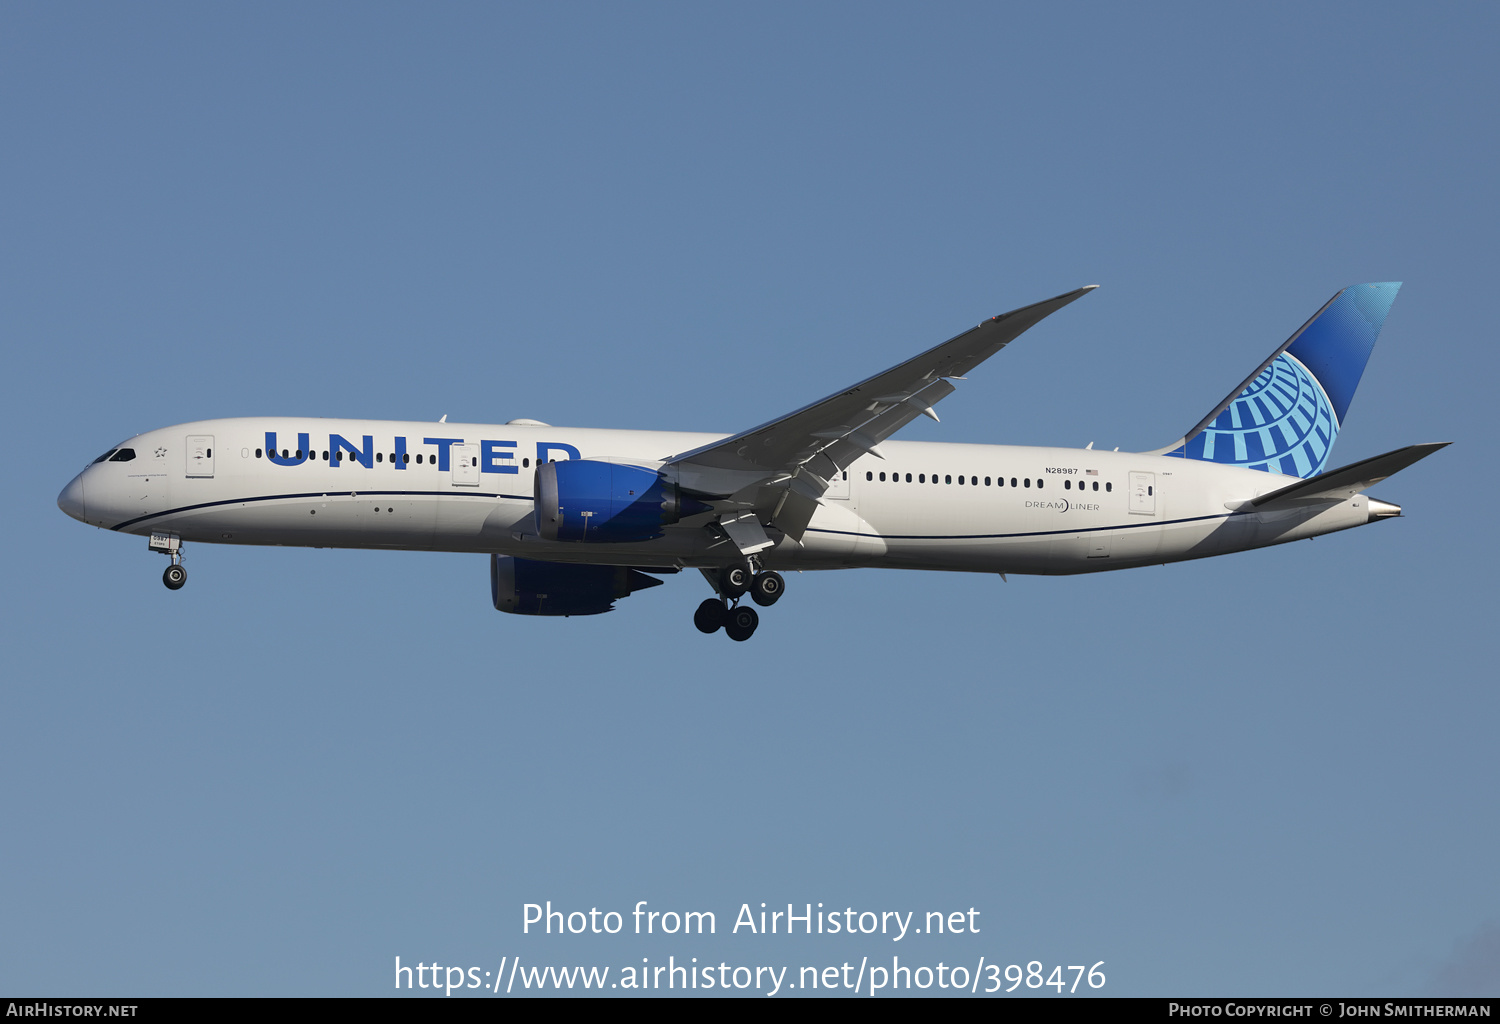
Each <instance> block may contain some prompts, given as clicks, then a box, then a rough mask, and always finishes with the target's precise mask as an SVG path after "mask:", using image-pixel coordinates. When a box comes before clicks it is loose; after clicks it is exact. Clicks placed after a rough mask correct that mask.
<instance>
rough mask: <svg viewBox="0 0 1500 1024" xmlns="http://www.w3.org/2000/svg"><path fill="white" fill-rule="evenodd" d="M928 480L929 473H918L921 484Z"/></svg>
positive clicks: (918, 480) (918, 481)
mask: <svg viewBox="0 0 1500 1024" xmlns="http://www.w3.org/2000/svg"><path fill="white" fill-rule="evenodd" d="M926 482H927V474H926V473H918V474H917V483H919V484H925V483H926Z"/></svg>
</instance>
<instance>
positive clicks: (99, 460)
mask: <svg viewBox="0 0 1500 1024" xmlns="http://www.w3.org/2000/svg"><path fill="white" fill-rule="evenodd" d="M119 450H120V449H118V448H111V449H110V450H109V451H107V452H105V453H104V454H103V455H101V456H99V457H98V458H97V459H95V460H94V461H93V462H90V463H89V465H90V466H97V465H98V464H99V463H101V462H103V461H104V460H105V459H107V458H109V457H110V456H111V455H113V454H114V453H115V452H117V451H119Z"/></svg>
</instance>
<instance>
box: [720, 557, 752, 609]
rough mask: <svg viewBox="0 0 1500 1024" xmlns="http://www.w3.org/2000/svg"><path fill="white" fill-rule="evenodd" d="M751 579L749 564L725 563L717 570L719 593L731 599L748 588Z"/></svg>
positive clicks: (740, 594)
mask: <svg viewBox="0 0 1500 1024" xmlns="http://www.w3.org/2000/svg"><path fill="white" fill-rule="evenodd" d="M751 579H752V577H751V575H750V567H749V566H747V565H726V566H725V567H724V568H722V569H720V570H719V593H721V594H723V595H724V596H725V597H727V598H728V599H729V600H731V601H733V600H734V599H735V598H737V597H740V596H742V595H743V594H744V593H745V591H747V590H749V589H750V582H751Z"/></svg>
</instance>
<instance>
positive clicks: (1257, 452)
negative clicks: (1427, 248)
mask: <svg viewBox="0 0 1500 1024" xmlns="http://www.w3.org/2000/svg"><path fill="white" fill-rule="evenodd" d="M1400 288H1401V282H1400V281H1388V282H1384V283H1380V284H1357V285H1354V286H1353V287H1350V288H1345V289H1344V290H1343V291H1341V292H1339V293H1338V294H1337V295H1335V296H1334V297H1333V298H1332V299H1329V300H1328V303H1327V304H1326V305H1325V306H1324V307H1323V308H1322V309H1320V310H1318V312H1317V313H1316V314H1314V315H1313V318H1312V319H1311V320H1309V321H1308V322H1307V323H1305V324H1303V325H1302V328H1301V329H1300V330H1299V331H1297V333H1296V334H1293V335H1292V336H1291V337H1290V338H1288V339H1287V340H1286V341H1285V342H1284V343H1283V344H1282V345H1281V347H1280V348H1278V349H1277V350H1276V351H1275V352H1273V353H1271V357H1270V358H1269V359H1267V360H1266V361H1265V362H1264V363H1262V364H1261V365H1260V366H1259V367H1258V368H1257V369H1256V371H1255V372H1254V373H1252V374H1251V375H1250V376H1249V377H1248V378H1246V380H1245V382H1244V383H1243V384H1241V385H1240V386H1239V387H1238V388H1236V389H1235V390H1234V391H1232V392H1230V394H1229V397H1228V398H1226V399H1224V401H1222V402H1220V403H1219V405H1218V407H1217V408H1215V409H1214V411H1213V412H1211V413H1209V414H1208V415H1207V416H1205V417H1204V418H1203V419H1202V420H1201V421H1200V422H1199V423H1198V425H1197V426H1196V427H1194V428H1193V429H1192V430H1190V431H1188V433H1187V435H1186V436H1185V437H1184V438H1183V439H1182V440H1181V441H1178V442H1177V443H1176V444H1173V445H1170V446H1168V447H1167V448H1164V449H1161V450H1160V451H1159V452H1158V453H1157V454H1160V455H1174V456H1177V457H1179V458H1184V459H1201V460H1203V461H1205V462H1218V463H1223V464H1224V465H1230V466H1244V467H1246V468H1249V469H1260V470H1265V471H1266V472H1270V473H1285V474H1286V475H1287V476H1296V477H1303V478H1306V477H1310V476H1315V475H1317V474H1318V473H1321V472H1322V471H1323V467H1324V466H1325V465H1327V463H1328V454H1329V452H1330V451H1331V450H1332V449H1333V442H1334V439H1335V438H1337V437H1338V433H1339V427H1340V426H1341V425H1342V424H1343V422H1344V416H1345V414H1346V413H1347V412H1348V411H1349V403H1350V401H1352V400H1353V398H1354V390H1355V388H1357V387H1358V386H1359V378H1360V377H1361V376H1362V375H1363V374H1364V372H1365V363H1367V362H1368V361H1369V359H1370V350H1371V349H1373V348H1374V347H1375V339H1376V338H1377V337H1379V335H1380V328H1381V327H1382V326H1383V325H1384V324H1385V318H1386V314H1388V313H1389V312H1390V311H1391V304H1392V303H1393V302H1395V301H1396V292H1397V291H1399V290H1400Z"/></svg>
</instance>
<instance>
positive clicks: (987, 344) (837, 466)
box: [667, 285, 1097, 550]
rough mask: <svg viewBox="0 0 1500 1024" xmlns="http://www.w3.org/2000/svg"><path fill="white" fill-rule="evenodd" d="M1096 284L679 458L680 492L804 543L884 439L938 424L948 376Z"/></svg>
mask: <svg viewBox="0 0 1500 1024" xmlns="http://www.w3.org/2000/svg"><path fill="white" fill-rule="evenodd" d="M1095 287H1097V286H1095V285H1089V286H1087V287H1085V288H1079V289H1077V290H1076V291H1071V292H1068V293H1067V294H1065V295H1059V296H1057V297H1056V298H1053V299H1047V300H1046V301H1045V302H1038V303H1035V304H1034V305H1030V306H1023V307H1022V308H1020V309H1016V310H1012V311H1011V312H1009V313H1004V314H1001V315H1000V316H997V317H994V318H993V319H990V320H986V321H985V322H984V323H982V324H980V325H979V326H977V327H974V328H972V329H970V330H967V331H965V332H964V333H962V334H960V335H958V336H957V337H955V338H951V339H949V340H948V341H945V342H943V343H942V344H941V345H938V346H936V347H934V348H930V349H928V350H927V351H926V352H923V353H922V354H921V355H919V356H915V357H913V358H911V359H908V360H907V361H906V362H904V363H901V364H899V365H897V366H893V367H891V368H890V369H889V370H885V371H884V372H882V373H877V374H875V376H873V377H867V378H865V379H864V380H862V381H860V382H859V383H857V384H855V385H853V386H851V387H849V388H846V389H845V390H843V391H840V392H838V393H837V394H833V395H829V396H828V397H827V398H824V399H822V400H821V401H818V402H814V403H812V404H811V405H806V406H803V407H802V408H801V409H798V410H796V411H795V412H792V413H788V414H787V415H785V416H782V417H780V418H779V419H774V420H771V421H770V422H769V423H762V424H761V425H760V426H758V427H752V428H751V429H749V430H746V431H742V432H741V433H738V434H735V435H734V436H732V437H728V438H725V439H724V440H722V441H715V442H714V443H713V444H709V445H704V446H703V447H702V448H695V449H693V450H692V451H690V452H683V453H682V454H681V455H675V456H673V457H672V458H670V459H668V460H667V467H670V471H671V472H674V473H675V475H676V477H677V482H678V485H679V486H680V487H681V488H683V489H684V490H685V491H687V492H689V493H692V494H694V495H697V496H699V497H701V498H703V499H706V500H711V501H715V502H716V504H717V505H718V507H720V509H721V511H730V510H732V509H740V510H749V509H753V510H754V512H755V514H756V517H757V518H758V519H759V520H760V521H761V522H762V523H766V524H772V523H774V524H775V525H776V526H777V527H778V528H780V529H781V530H783V531H784V532H786V533H788V534H790V535H791V536H793V537H794V538H797V539H800V538H801V536H802V532H803V530H804V529H805V528H806V525H807V521H808V520H809V519H810V518H811V517H812V513H813V510H814V509H815V508H816V507H817V504H818V501H819V499H821V498H822V496H823V493H824V492H825V491H827V489H828V485H829V481H830V480H831V479H832V478H833V475H834V474H835V473H838V472H841V471H843V470H844V469H846V468H847V467H848V466H849V464H850V463H852V462H853V461H854V460H855V459H858V458H859V457H860V456H862V455H865V454H867V453H868V454H871V455H874V456H876V457H877V458H879V457H882V456H881V455H880V448H879V445H880V442H881V441H884V440H885V439H886V438H888V437H890V436H891V435H892V434H894V433H895V432H896V431H898V430H900V429H901V428H902V427H904V426H906V424H908V423H910V422H911V421H912V420H913V419H915V418H916V417H917V416H919V415H923V414H926V415H928V416H931V417H932V418H933V419H937V414H936V413H934V412H933V411H932V409H933V406H935V405H936V404H937V403H938V402H940V401H942V400H943V399H944V398H946V397H947V396H948V395H950V394H952V393H953V391H954V390H955V389H954V387H953V385H952V384H950V383H949V379H952V378H959V379H961V378H963V377H964V375H965V374H967V373H968V372H969V371H970V370H972V369H973V368H974V367H976V366H978V365H979V364H980V363H982V362H984V361H985V360H986V359H988V358H989V357H990V356H992V355H994V354H995V353H996V352H999V351H1000V350H1001V349H1002V348H1004V347H1005V346H1006V345H1008V344H1010V343H1011V342H1012V341H1014V340H1015V339H1016V338H1017V337H1019V336H1020V335H1021V333H1022V332H1023V331H1025V330H1026V329H1027V328H1029V327H1031V326H1033V325H1035V324H1037V323H1039V322H1040V321H1041V320H1042V318H1044V317H1046V316H1047V315H1049V314H1051V313H1054V312H1056V311H1057V310H1059V309H1061V308H1062V307H1064V306H1066V305H1067V304H1068V303H1070V302H1072V301H1073V300H1074V299H1077V298H1078V297H1080V296H1082V295H1084V294H1086V293H1087V292H1089V291H1092V290H1093V289H1094V288H1095ZM748 518H749V517H748V516H742V517H741V522H742V523H743V521H744V520H747V519H748ZM769 543H770V542H769V541H766V542H765V544H769ZM760 546H765V545H760ZM741 550H745V549H744V547H743V545H741Z"/></svg>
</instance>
